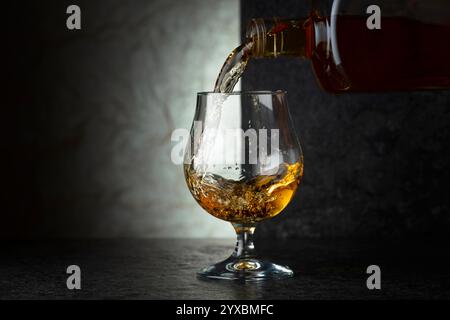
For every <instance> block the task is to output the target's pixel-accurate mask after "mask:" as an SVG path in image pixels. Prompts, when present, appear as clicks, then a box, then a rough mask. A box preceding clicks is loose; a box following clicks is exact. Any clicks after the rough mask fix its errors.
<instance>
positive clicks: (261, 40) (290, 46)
mask: <svg viewBox="0 0 450 320" xmlns="http://www.w3.org/2000/svg"><path fill="white" fill-rule="evenodd" d="M312 28H313V24H312V23H311V21H310V19H278V18H273V19H252V20H251V21H250V23H249V25H248V27H247V32H246V37H247V41H249V42H252V43H253V47H252V53H251V54H252V57H255V58H276V57H279V56H290V57H310V56H311V50H312V45H311V43H312V34H313V30H312Z"/></svg>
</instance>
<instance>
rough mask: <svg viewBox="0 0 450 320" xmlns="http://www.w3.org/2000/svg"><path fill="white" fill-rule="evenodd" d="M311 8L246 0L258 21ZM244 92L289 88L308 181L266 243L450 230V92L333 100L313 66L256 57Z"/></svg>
mask: <svg viewBox="0 0 450 320" xmlns="http://www.w3.org/2000/svg"><path fill="white" fill-rule="evenodd" d="M307 12H308V10H307V4H306V1H295V0H288V1H278V0H272V1H268V0H262V1H261V0H258V1H257V0H247V1H242V8H241V13H242V25H243V26H245V24H246V22H247V21H248V20H249V19H250V18H253V17H272V16H281V17H301V16H304V15H305V14H306V13H307ZM242 85H243V89H245V90H257V89H272V90H275V89H285V90H287V91H288V102H289V103H290V110H291V114H292V115H293V118H294V122H295V126H296V128H297V132H298V133H299V134H300V138H301V141H302V144H303V151H304V154H305V175H304V179H303V182H302V184H301V186H300V188H299V191H298V192H297V196H296V197H295V200H294V201H293V202H292V203H291V205H290V206H289V207H288V209H287V210H285V212H284V214H281V215H280V216H278V217H277V218H275V219H273V221H270V222H267V223H262V224H261V226H260V227H259V234H260V236H269V235H270V236H276V237H292V236H308V237H324V236H327V237H330V236H331V237H338V236H361V237H366V236H372V237H380V236H381V237H403V236H412V235H414V236H415V235H422V236H448V235H449V234H450V233H449V231H450V215H449V209H450V200H449V196H448V195H449V190H450V92H448V91H447V92H437V91H436V92H410V93H390V94H355V95H341V96H333V95H330V94H327V93H325V92H322V91H321V90H320V89H319V87H318V85H317V82H316V80H315V78H314V74H313V72H312V68H311V66H310V64H309V62H308V61H305V60H300V59H298V60H297V59H282V58H280V59H275V60H255V61H252V62H251V63H250V64H249V67H248V70H247V71H246V73H245V75H244V80H243V84H242Z"/></svg>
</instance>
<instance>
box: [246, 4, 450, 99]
mask: <svg viewBox="0 0 450 320" xmlns="http://www.w3.org/2000/svg"><path fill="white" fill-rule="evenodd" d="M246 36H247V41H251V42H253V47H252V52H251V56H252V58H277V57H282V56H288V57H301V58H306V59H309V60H310V61H311V63H312V68H313V69H314V72H315V75H316V78H317V80H318V82H319V84H320V85H321V87H322V88H323V89H324V90H326V91H328V92H331V93H343V92H372V91H397V90H429V89H450V1H448V0H415V1H412V0H385V1H376V0H374V1H364V0H363V1H361V0H334V1H321V6H317V7H316V9H313V10H312V11H311V13H310V15H309V16H308V17H306V18H301V19H282V18H273V19H253V20H251V22H250V23H249V25H248V27H247V31H246Z"/></svg>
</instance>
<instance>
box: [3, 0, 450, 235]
mask: <svg viewBox="0 0 450 320" xmlns="http://www.w3.org/2000/svg"><path fill="white" fill-rule="evenodd" d="M130 3H131V4H130V5H126V6H124V8H125V7H126V8H128V10H129V13H130V14H129V16H130V17H134V18H136V16H135V15H134V14H133V13H132V12H139V11H140V8H141V7H142V6H144V5H145V4H144V3H145V2H136V1H131V2H130ZM69 4H70V3H69V2H65V1H48V2H47V1H46V2H45V4H44V3H41V2H37V1H35V2H27V1H25V2H22V1H21V2H20V4H11V3H8V4H6V5H5V6H6V8H5V9H4V13H5V15H6V17H5V19H4V20H3V23H5V24H6V28H4V29H3V31H5V30H6V34H5V36H4V39H3V43H4V45H3V46H2V56H3V59H2V60H3V61H4V64H5V66H4V71H3V76H2V77H3V81H2V92H3V98H4V103H2V113H3V116H2V121H1V123H2V130H1V132H2V141H3V143H2V156H1V158H2V160H1V168H2V190H1V195H2V196H1V199H2V206H3V208H2V209H1V210H2V216H1V222H0V236H2V237H30V236H36V237H37V236H38V237H59V236H72V237H77V236H84V235H88V236H92V237H96V236H101V237H104V236H106V237H108V236H123V235H126V236H130V234H131V233H130V232H128V233H123V234H122V233H121V231H120V230H121V228H120V224H126V225H128V224H129V225H130V228H129V230H138V231H136V235H141V234H143V232H140V231H139V230H140V229H139V225H140V221H141V219H144V218H145V216H146V215H152V214H170V213H168V212H163V211H162V212H160V213H155V212H153V213H152V212H148V211H151V210H155V209H154V207H152V206H146V205H145V203H144V204H142V203H138V202H139V201H138V200H135V199H136V198H133V197H131V198H126V199H125V200H126V203H129V202H131V203H132V204H133V208H137V207H139V210H138V209H136V212H137V213H136V215H135V216H127V210H128V209H127V208H128V207H127V205H123V203H122V202H121V201H118V202H117V201H115V200H116V199H123V195H124V192H125V191H124V189H126V188H128V189H126V190H130V188H131V193H134V194H140V192H141V191H142V189H139V186H140V185H141V183H139V182H136V179H135V178H133V176H132V175H129V174H126V173H125V174H122V175H119V176H114V177H112V175H113V174H114V175H116V174H117V172H123V171H120V170H122V169H123V168H122V167H121V166H120V162H119V163H117V162H115V161H116V160H117V159H122V158H121V157H123V153H121V152H120V143H122V144H126V145H130V144H132V143H135V144H136V145H137V146H136V150H140V148H141V147H140V146H142V147H144V146H143V145H140V144H139V143H140V141H141V140H133V139H134V138H133V137H134V136H133V131H130V128H135V123H133V121H128V122H127V123H125V124H124V123H123V122H122V120H123V119H130V117H131V119H134V118H133V117H134V115H136V117H141V116H142V110H139V108H137V109H136V108H128V109H127V108H126V106H127V103H126V101H125V102H124V101H120V100H119V101H117V100H114V99H116V98H117V97H120V96H121V90H124V92H123V95H122V96H125V95H127V94H128V93H129V92H130V90H131V91H132V90H134V89H133V82H129V81H131V80H133V79H134V80H135V81H141V82H145V83H146V88H147V89H148V90H152V88H156V86H159V85H161V83H164V81H165V79H158V78H157V77H155V78H152V77H148V78H146V77H141V78H137V79H136V78H127V77H123V72H124V70H128V69H129V68H130V65H129V64H127V62H126V59H124V58H125V57H126V56H127V55H128V54H130V52H132V51H133V50H135V49H136V46H137V47H138V48H139V46H140V45H142V43H145V46H146V47H145V48H146V49H147V50H149V51H152V50H158V48H160V47H161V44H162V43H164V41H170V39H171V36H172V35H171V34H170V33H167V34H163V35H162V36H161V37H158V41H155V40H152V38H151V39H150V40H148V41H145V40H142V42H132V41H131V42H130V41H128V40H127V39H129V37H135V38H136V37H139V36H140V33H139V30H140V29H139V26H140V24H139V23H142V21H145V19H150V20H151V19H155V18H154V17H152V15H151V14H150V15H148V16H145V15H143V16H141V17H140V19H136V20H133V21H135V23H134V24H131V27H123V24H124V23H125V24H126V21H127V19H126V18H117V17H116V16H114V15H112V14H111V10H110V9H111V8H108V6H107V5H106V6H101V5H98V2H97V5H93V4H88V3H87V2H82V1H81V2H80V5H82V6H85V9H86V8H90V9H89V10H84V12H86V14H87V15H86V20H85V21H87V23H89V22H92V23H93V25H95V28H86V29H84V30H83V31H81V32H80V33H77V34H76V35H70V36H67V33H66V30H63V29H61V28H57V27H56V26H57V25H58V26H59V25H61V24H62V25H64V24H65V18H66V17H65V16H64V15H63V16H61V17H60V16H59V15H58V13H60V12H61V11H62V12H64V11H65V9H64V8H66V7H67V6H68V5H69ZM154 10H155V11H151V10H150V11H149V12H155V16H157V12H158V10H159V9H158V7H157V6H156V7H155V9H154ZM306 12H307V10H306V5H305V4H304V2H302V1H294V0H290V1H267V0H263V1H256V0H244V1H241V23H242V27H243V28H245V25H246V23H247V21H248V20H249V19H250V18H253V17H271V16H287V17H293V16H294V17H295V16H296V15H304V14H305V13H306ZM124 16H125V17H127V15H124ZM58 17H59V18H58ZM140 21H141V22H140ZM195 21H196V20H192V19H189V18H188V17H183V16H182V12H180V25H179V27H178V30H179V31H178V32H182V27H183V24H189V23H196V22H195ZM199 21H201V20H199ZM94 22H95V23H94ZM88 26H89V24H88ZM120 26H122V27H120ZM108 37H109V38H114V39H118V40H116V42H114V43H115V45H113V46H103V45H101V44H102V43H103V42H102V41H104V40H105V39H108ZM211 37H213V35H211ZM67 41H69V42H71V43H72V44H71V46H69V47H68V46H66V44H65V43H66V42H67ZM127 41H128V42H127ZM125 45H126V46H127V47H125V49H123V48H124V46H125ZM95 46H98V47H95ZM61 48H62V49H61ZM92 48H95V50H92ZM120 48H122V49H123V50H121V49H120ZM231 49H232V48H230V50H231ZM180 50H184V47H183V46H181V47H180ZM55 52H57V54H55ZM161 59H162V58H161ZM224 59H225V56H224ZM161 61H162V62H161ZM161 61H160V62H159V63H160V65H163V66H165V67H167V68H169V67H170V64H169V63H168V62H167V64H165V63H166V62H164V61H165V60H161ZM197 64H198V68H199V70H200V68H201V63H200V62H197ZM64 66H65V67H67V69H65V68H64ZM95 68H100V70H102V71H105V72H94V73H93V74H90V73H89V71H90V70H94V69H95ZM218 68H219V66H218ZM138 69H139V68H138ZM87 75H88V77H86V76H87ZM186 81H188V80H186ZM120 82H123V83H124V84H123V85H120V86H118V85H117V83H120ZM68 83H70V85H67V84H68ZM180 86H181V87H182V83H181V84H180ZM130 87H131V89H130ZM74 88H75V89H74ZM124 88H125V89H124ZM208 89H210V88H203V89H201V88H200V89H199V91H201V90H208ZM243 89H245V90H250V89H251V90H259V89H264V90H267V89H273V90H275V89H285V90H287V91H288V94H289V96H288V101H289V104H290V110H291V114H292V116H293V119H294V122H295V126H296V128H297V132H298V134H299V135H300V139H301V142H302V145H303V151H304V154H305V175H304V179H303V181H302V185H301V187H300V189H299V192H298V194H297V196H296V197H295V199H294V201H293V202H292V203H291V205H290V206H289V207H288V209H286V212H285V214H283V215H281V216H279V217H277V218H275V219H273V220H271V221H270V222H267V223H262V224H261V226H260V227H259V230H258V236H259V237H282V238H291V237H371V238H379V237H382V238H407V237H416V238H419V237H424V238H431V237H439V238H441V237H442V238H444V237H445V238H447V237H448V235H449V232H448V231H449V230H450V216H449V215H448V212H449V193H448V190H449V186H450V179H449V178H450V177H449V172H450V170H449V169H450V168H449V166H450V92H441V91H435V92H403V93H386V94H354V95H341V96H333V95H330V94H328V93H325V92H322V91H321V90H320V89H319V87H318V85H317V82H316V80H315V78H314V75H313V72H312V68H311V66H310V64H309V62H308V61H305V60H296V59H281V58H280V59H277V60H255V61H251V63H250V65H249V67H248V71H247V72H246V74H245V75H244V78H243ZM143 90H144V89H143ZM155 90H156V89H155ZM111 92H113V93H114V94H116V96H114V97H113V98H108V97H109V96H108V94H110V93H111ZM139 94H140V93H138V94H137V96H139ZM86 96H89V97H96V98H95V99H93V100H92V101H90V102H91V103H87V104H86V98H85V97H86ZM127 97H128V96H127ZM192 97H195V92H192ZM134 98H136V96H134ZM117 99H119V98H117ZM111 101H113V103H111ZM156 104H158V103H155V104H154V105H152V104H150V105H149V107H148V108H149V109H148V110H147V111H146V112H147V113H149V114H152V112H153V111H154V112H155V116H156V108H158V110H159V111H158V112H161V110H160V106H156ZM135 105H136V104H135ZM137 105H139V104H137ZM190 108H192V114H193V111H194V109H193V108H194V105H193V104H192V105H190ZM188 111H189V110H188ZM102 119H107V120H106V122H107V123H108V125H107V126H104V125H102V123H104V122H102V121H103V120H102ZM188 125H189V124H186V126H188ZM173 128H175V126H173ZM130 132H131V133H130ZM168 132H169V133H170V130H169V131H168ZM119 133H127V134H128V133H129V135H125V137H126V138H125V140H124V141H121V140H120V139H122V138H123V137H124V136H123V135H121V136H120V137H119V138H118V140H117V139H113V138H114V135H115V134H119ZM149 135H150V136H151V135H152V133H149ZM111 137H113V138H111ZM111 141H115V142H116V143H119V146H118V147H117V144H110V142H111ZM161 143H167V145H169V144H170V139H168V138H167V137H166V138H165V139H164V140H162V142H161ZM114 146H116V147H117V148H119V151H117V149H114V148H115V147H114ZM132 151H133V150H131V151H130V150H127V152H131V153H132ZM131 153H130V154H131ZM130 157H131V156H130ZM128 160H129V161H131V162H133V161H135V160H136V159H134V158H129V159H128ZM117 161H118V160H117ZM121 161H122V160H121ZM123 161H127V158H124V160H123ZM167 161H170V159H169V158H167ZM134 163H138V164H137V165H134V166H137V167H139V166H142V164H140V162H134ZM105 168H106V169H108V168H109V169H110V170H106V169H105ZM135 174H136V175H137V176H140V177H143V176H145V175H148V176H152V177H154V180H151V181H150V182H149V183H148V184H146V185H147V186H148V185H151V186H153V187H154V188H158V180H166V181H167V180H168V181H170V179H168V177H167V176H165V175H164V174H165V171H158V170H157V169H155V170H149V171H143V172H138V173H135ZM172 184H173V185H174V184H177V185H178V184H182V185H184V181H181V182H180V181H172ZM112 186H118V187H117V188H113V187H112ZM130 186H131V187H130ZM85 191H86V192H85ZM106 191H107V192H106ZM146 192H147V193H148V194H149V195H150V194H151V193H152V190H151V189H149V190H146ZM125 194H128V193H125ZM121 197H122V198H121ZM142 197H145V194H144V196H141V197H139V199H141V198H142ZM125 200H123V201H125ZM154 201H168V200H164V199H163V200H158V199H154ZM192 201H194V200H192ZM133 210H134V209H133ZM186 210H187V209H186ZM111 212H114V214H113V215H112V216H111V215H109V214H108V213H111ZM186 214H189V212H187V213H186ZM136 217H137V218H136ZM132 223H134V224H133V225H132ZM150 223H151V222H150ZM133 228H134V229H133ZM155 228H158V225H155ZM117 230H119V231H117ZM152 230H153V229H152V228H150V229H149V231H148V232H149V235H150V236H151V235H152V234H151V232H152ZM131 235H132V234H131ZM167 236H170V235H167Z"/></svg>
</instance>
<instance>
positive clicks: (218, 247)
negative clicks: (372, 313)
mask: <svg viewBox="0 0 450 320" xmlns="http://www.w3.org/2000/svg"><path fill="white" fill-rule="evenodd" d="M233 245H234V243H233V240H231V239H228V240H217V239H215V240H207V239H205V240H183V239H180V240H98V241H94V240H92V241H85V240H84V241H75V240H74V241H67V240H66V241H52V242H51V241H47V242H42V241H41V242H36V241H32V242H31V241H30V242H11V243H9V244H8V243H6V242H4V243H3V244H2V245H1V246H0V299H405V298H411V299H416V298H421V299H435V298H447V299H448V298H450V272H449V270H450V269H449V267H450V261H449V258H450V253H449V251H448V250H447V248H446V246H445V244H442V243H441V244H429V245H424V244H423V243H422V244H420V243H408V244H398V243H384V244H375V243H361V241H338V240H327V241H325V240H291V241H289V242H283V241H279V242H274V241H259V242H258V243H257V247H258V248H259V251H260V253H261V255H262V256H264V257H266V258H270V259H272V260H273V261H276V262H278V263H282V264H288V265H289V266H290V267H291V268H292V269H293V270H294V271H295V273H296V276H295V277H294V278H291V279H287V280H281V281H268V282H258V283H238V282H229V281H203V280H199V279H197V278H196V275H195V273H196V271H197V270H198V269H199V268H200V267H203V266H205V265H207V264H211V263H214V262H218V261H219V260H221V259H223V258H225V257H227V256H228V255H229V254H230V253H231V251H232V247H233ZM72 264H77V265H79V266H80V268H81V276H82V280H81V286H82V289H81V290H79V291H69V290H67V289H66V277H67V276H68V275H67V274H66V273H65V271H66V268H67V266H68V265H72ZM371 264H376V265H379V266H380V268H381V288H382V289H381V290H378V291H377V290H375V291H373V290H372V291H370V290H368V289H367V288H366V279H367V276H368V275H367V274H366V268H367V266H369V265H371Z"/></svg>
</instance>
